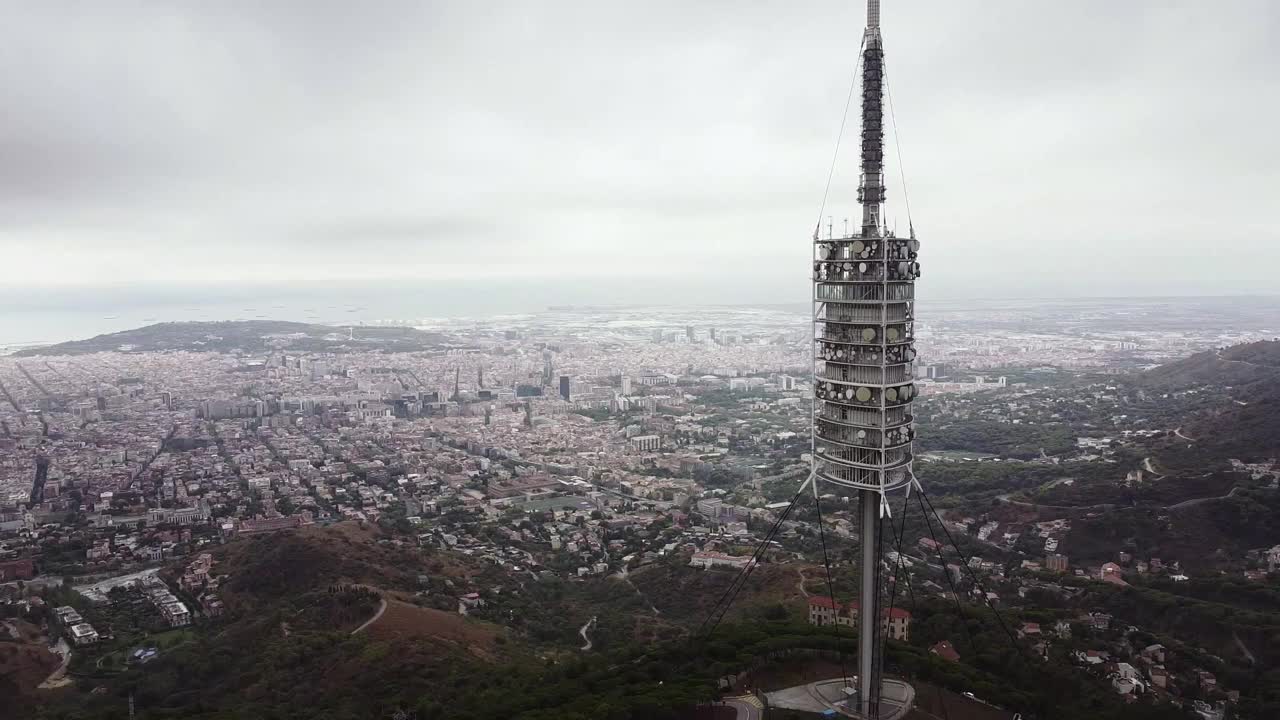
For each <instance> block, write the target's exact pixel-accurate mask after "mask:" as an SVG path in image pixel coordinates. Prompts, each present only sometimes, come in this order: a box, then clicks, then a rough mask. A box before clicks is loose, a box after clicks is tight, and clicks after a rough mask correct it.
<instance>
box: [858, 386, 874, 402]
mask: <svg viewBox="0 0 1280 720" xmlns="http://www.w3.org/2000/svg"><path fill="white" fill-rule="evenodd" d="M855 397H857V398H858V402H866V401H868V400H870V399H871V389H870V388H864V387H860V388H858V392H857V393H855Z"/></svg>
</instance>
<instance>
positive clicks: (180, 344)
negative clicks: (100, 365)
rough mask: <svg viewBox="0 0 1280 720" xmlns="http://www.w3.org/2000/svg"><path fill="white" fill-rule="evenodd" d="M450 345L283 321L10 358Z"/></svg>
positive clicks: (168, 327) (181, 329) (61, 346)
mask: <svg viewBox="0 0 1280 720" xmlns="http://www.w3.org/2000/svg"><path fill="white" fill-rule="evenodd" d="M449 343H450V339H449V338H448V337H446V336H444V335H440V334H437V333H429V332H423V331H421V330H418V329H416V328H409V327H382V326H376V327H375V326H365V325H361V326H352V327H347V326H335V325H316V324H312V323H302V322H292V321H287V320H225V321H216V322H207V321H191V322H165V323H156V324H154V325H146V326H144V327H140V328H134V329H132V330H122V331H120V332H115V333H107V334H105V335H97V336H94V337H91V338H87V339H84V340H72V341H70V342H63V343H57V344H54V345H46V346H43V347H34V348H26V349H24V350H21V351H19V352H17V353H15V356H16V357H34V356H41V355H84V354H88V353H96V352H136V353H143V352H163V351H166V350H191V351H223V352H226V351H232V350H240V351H249V352H253V351H262V350H268V349H271V348H280V347H288V348H290V349H293V350H296V351H310V352H335V351H341V350H344V349H360V350H385V351H393V352H395V351H413V350H429V349H433V348H436V347H439V346H442V345H446V344H449Z"/></svg>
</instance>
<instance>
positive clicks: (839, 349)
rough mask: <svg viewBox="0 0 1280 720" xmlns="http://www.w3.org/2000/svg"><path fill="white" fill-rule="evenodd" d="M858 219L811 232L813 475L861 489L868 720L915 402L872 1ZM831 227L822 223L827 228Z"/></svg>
mask: <svg viewBox="0 0 1280 720" xmlns="http://www.w3.org/2000/svg"><path fill="white" fill-rule="evenodd" d="M863 47H864V49H863V53H862V58H861V66H862V77H861V85H862V135H861V140H862V143H861V177H860V181H859V186H858V202H859V203H860V204H861V205H862V225H861V228H860V229H858V230H856V231H855V232H854V233H848V232H847V231H846V234H845V235H844V236H843V237H835V236H833V235H832V231H831V230H830V229H828V234H827V237H826V238H819V237H818V236H817V234H816V233H815V236H814V257H813V283H814V294H813V305H814V308H813V310H814V312H813V317H814V326H815V333H814V378H813V387H814V417H813V450H814V453H813V472H812V475H811V477H812V479H813V481H814V483H815V488H814V491H815V493H816V492H817V488H816V486H817V483H818V482H826V483H831V484H834V485H838V486H841V487H844V488H849V489H851V490H855V491H857V494H858V499H859V504H860V517H861V544H862V548H861V554H860V565H861V568H860V569H861V580H860V587H859V599H858V615H859V616H858V626H859V636H858V637H859V641H858V642H859V657H858V668H857V675H858V682H857V691H858V692H857V698H858V710H859V712H860V713H861V714H863V715H864V716H865V717H876V716H877V715H878V714H879V711H878V706H879V702H880V692H881V667H880V666H881V659H882V654H883V653H882V652H881V648H882V644H881V638H880V634H881V623H880V615H881V602H880V598H881V595H882V593H881V577H880V568H881V554H880V524H881V521H882V518H883V517H884V516H885V515H887V513H888V504H887V502H885V500H886V495H887V494H888V493H890V492H892V491H895V490H900V489H905V488H907V487H908V486H909V485H910V484H912V483H913V482H914V481H915V477H914V475H913V473H912V466H911V463H912V447H911V443H912V439H913V437H914V435H915V430H914V428H913V420H914V418H913V416H912V413H911V402H912V400H913V399H914V397H915V395H916V387H915V385H914V384H913V379H914V376H915V373H914V366H913V361H914V360H915V356H916V352H915V337H914V320H915V307H914V303H915V280H916V278H917V277H918V276H919V272H920V266H919V263H917V262H916V255H917V252H918V250H919V247H920V246H919V243H918V242H917V241H916V239H915V231H914V228H912V230H911V231H910V233H909V236H908V237H896V236H895V235H894V233H893V232H891V231H889V230H888V228H886V227H885V225H884V222H883V220H882V209H883V204H884V202H885V198H886V190H885V182H884V102H883V100H884V93H885V90H884V81H885V73H884V48H883V43H882V41H881V37H880V2H879V0H868V3H867V28H866V32H865V35H864V38H863ZM828 228H830V226H828Z"/></svg>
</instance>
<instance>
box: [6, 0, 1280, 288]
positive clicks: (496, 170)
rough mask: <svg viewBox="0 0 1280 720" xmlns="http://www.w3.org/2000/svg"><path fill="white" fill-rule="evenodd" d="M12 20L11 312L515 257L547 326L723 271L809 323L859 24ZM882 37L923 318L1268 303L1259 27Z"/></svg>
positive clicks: (758, 20) (1227, 14) (1159, 23)
mask: <svg viewBox="0 0 1280 720" xmlns="http://www.w3.org/2000/svg"><path fill="white" fill-rule="evenodd" d="M4 16H5V17H6V18H7V19H9V20H11V21H10V22H6V23H5V24H4V25H3V26H2V27H0V93H2V94H3V97H5V98H6V107H5V111H4V112H3V113H0V252H6V253H9V254H10V256H11V257H12V256H15V255H14V253H15V252H16V253H17V255H16V256H17V257H22V258H23V261H24V262H25V263H27V265H28V267H26V268H25V269H26V270H28V272H23V273H22V274H21V277H19V278H17V280H16V282H17V283H18V284H19V285H21V286H23V287H34V288H40V287H44V286H47V285H54V284H56V285H58V286H61V287H67V286H70V287H78V286H83V287H89V286H96V285H97V284H100V283H101V282H102V281H103V280H104V277H103V275H107V276H109V279H110V280H112V281H114V282H117V283H120V284H135V285H142V286H145V285H147V284H148V283H151V282H154V278H155V277H156V276H157V275H160V276H164V277H169V278H172V277H179V276H181V275H182V274H183V273H184V272H188V271H189V270H190V269H191V268H192V267H193V266H195V267H198V268H199V276H200V278H201V281H202V282H209V283H213V284H219V283H221V284H223V285H227V286H232V285H235V284H236V283H241V282H247V281H248V279H250V278H249V275H251V274H252V273H258V275H254V276H253V277H255V278H257V277H279V278H282V279H283V280H282V282H287V279H288V278H291V277H295V276H296V277H306V276H308V275H309V274H312V273H322V274H324V275H325V277H329V278H334V277H341V275H342V272H343V268H344V267H345V265H344V263H350V264H351V268H352V270H353V272H356V271H358V273H359V277H360V280H361V281H362V282H364V281H368V282H375V281H376V279H377V277H379V276H380V275H381V276H385V277H386V278H388V279H395V280H396V281H402V280H403V278H404V276H405V274H406V273H411V272H414V271H415V270H414V268H417V267H421V268H426V269H429V268H432V267H435V266H437V265H440V264H442V263H452V264H454V265H455V266H456V269H455V271H456V272H462V268H463V264H464V263H465V262H466V261H467V260H468V256H469V254H472V253H474V252H475V248H477V247H481V246H483V247H484V248H493V247H501V248H503V249H504V252H503V253H502V257H501V260H502V262H496V261H492V262H485V263H483V264H478V265H477V267H478V268H479V269H478V270H477V273H478V274H477V277H476V282H485V281H486V276H485V274H484V273H485V272H486V270H485V268H492V272H493V273H495V274H494V277H499V276H501V277H507V276H509V275H510V274H511V273H513V272H515V269H518V270H519V271H520V272H523V273H525V274H526V275H527V276H528V277H529V278H530V279H533V278H537V279H539V280H540V281H546V283H547V286H546V287H547V288H548V290H547V292H552V291H553V289H555V288H558V291H559V292H563V293H564V297H562V298H560V301H561V302H598V301H601V300H602V299H605V298H599V297H576V296H574V293H585V292H588V291H589V292H597V291H599V290H598V289H596V288H597V286H594V285H588V284H586V283H583V282H580V281H575V282H565V283H561V284H560V285H557V284H556V283H555V282H554V280H555V279H556V278H557V277H566V278H583V277H591V276H592V274H593V273H596V272H599V268H600V267H601V266H606V267H607V268H608V271H609V273H611V275H610V277H616V276H624V277H631V278H633V279H635V280H638V281H642V282H641V283H640V285H639V286H641V287H642V286H643V282H651V281H653V280H654V279H655V278H661V277H668V276H673V275H682V274H688V273H690V272H694V271H695V269H696V268H698V267H702V266H705V264H706V263H708V262H710V261H713V260H715V261H719V260H721V259H723V258H724V257H725V250H724V248H725V247H730V248H731V249H732V253H733V257H734V259H735V263H736V265H735V267H740V268H742V269H743V271H744V272H748V271H749V272H750V273H752V276H753V278H755V279H754V280H753V283H752V287H753V288H758V289H759V292H758V295H759V297H758V298H757V299H758V300H772V299H776V300H779V301H784V300H789V299H791V296H790V295H789V293H791V292H792V290H791V288H793V287H794V288H797V291H796V295H797V296H802V295H803V294H804V288H803V285H804V283H805V279H806V277H807V270H806V265H807V258H808V253H809V246H808V244H807V242H806V239H807V237H808V234H809V233H810V232H811V230H812V225H813V222H814V220H815V218H816V216H817V213H818V204H819V201H820V200H821V195H822V189H823V185H824V183H825V180H826V172H827V167H828V163H829V162H830V153H831V150H832V144H833V142H834V140H835V134H836V130H837V128H838V127H839V121H840V113H841V111H842V109H843V105H844V101H845V93H846V91H847V87H848V85H847V83H848V81H849V75H850V71H851V70H852V67H851V66H852V64H853V60H854V56H855V54H856V50H857V46H858V41H859V38H860V33H861V24H862V15H861V6H860V3H856V2H855V3H848V2H834V1H832V2H823V3H815V4H812V5H801V6H797V5H796V4H795V3H789V2H781V1H776V2H774V1H771V2H752V3H741V2H728V1H727V0H726V1H720V0H716V1H713V2H697V3H688V2H675V1H674V0H672V1H669V2H668V1H660V2H650V3H630V2H585V1H581V2H539V3H527V2H509V3H470V2H461V1H458V2H418V1H416V0H412V1H411V0H403V1H400V2H392V1H385V2H363V3H348V2H302V1H296V2H272V3H260V2H248V1H247V0H235V1H232V2H217V3H206V2H195V1H194V0H193V1H189V2H170V3H149V2H126V1H124V0H121V2H113V3H70V2H48V3H34V4H24V5H22V6H20V7H14V8H8V9H7V11H6V12H5V13H4ZM884 16H885V35H886V43H887V47H888V53H889V73H890V87H891V90H892V92H893V101H894V110H895V113H894V114H895V119H896V122H897V126H898V129H899V130H900V131H901V140H902V148H901V149H902V153H903V161H904V163H903V164H904V165H905V169H906V173H905V175H906V179H907V180H908V181H909V183H910V184H909V186H908V188H903V187H902V182H901V181H900V180H898V177H899V168H898V167H897V163H896V152H895V149H894V148H893V146H892V145H891V147H890V152H889V158H890V178H891V180H892V184H891V187H890V207H889V209H888V212H887V215H888V217H890V218H896V219H897V220H898V222H899V225H905V224H906V215H907V213H906V208H905V202H904V200H905V195H906V190H907V189H909V191H910V199H911V206H912V207H911V210H912V214H913V217H914V220H915V224H916V227H917V229H918V230H920V232H921V235H922V238H923V239H924V241H925V248H926V256H925V258H924V260H925V263H926V268H927V272H928V274H927V275H926V277H925V281H924V283H922V292H924V293H926V294H928V293H938V294H945V295H963V294H974V293H978V294H986V295H991V294H996V295H998V294H1001V293H1008V294H1024V295H1025V294H1067V295H1079V294H1095V293H1106V294H1110V295H1124V294H1128V293H1166V294H1177V293H1180V292H1195V293H1202V292H1235V291H1267V290H1271V289H1272V288H1273V286H1274V280H1273V277H1272V276H1273V275H1274V272H1275V269H1276V268H1277V267H1278V266H1280V231H1277V229H1276V226H1275V223H1274V220H1273V219H1272V218H1270V216H1269V208H1270V205H1271V204H1272V200H1271V197H1270V195H1271V194H1272V191H1271V190H1270V188H1274V187H1276V186H1280V144H1278V143H1276V142H1275V141H1274V138H1273V130H1272V128H1271V124H1272V123H1271V118H1274V117H1276V116H1277V115H1280V87H1278V84H1280V80H1278V79H1277V76H1276V74H1275V73H1274V72H1273V68H1274V67H1275V66H1276V63H1277V60H1278V59H1280V58H1278V57H1277V54H1278V53H1280V50H1278V49H1277V48H1280V29H1278V28H1280V9H1278V6H1277V5H1276V4H1275V3H1270V2H1265V1H1263V0H1253V1H1249V0H1235V1H1232V2H1222V3H1215V4H1213V6H1212V7H1209V6H1206V5H1203V4H1191V3H1162V2H1145V3H1141V2H1139V3H1115V2H1104V1H1102V0H1096V1H1091V2H1080V3H1027V2H1021V1H1018V0H966V1H963V2H944V1H941V0H938V1H934V2H925V1H923V0H920V1H912V2H907V1H906V0H886V2H885V11H884ZM854 112H855V113H856V107H855V109H854ZM856 124H857V118H856V117H853V118H851V121H850V126H849V128H848V129H847V131H846V136H845V139H844V146H843V150H842V153H841V157H840V164H839V166H838V168H837V172H836V175H835V178H834V182H833V185H832V194H831V198H830V202H829V204H828V207H827V209H826V211H825V212H824V213H823V214H824V215H831V216H833V218H834V222H835V224H836V225H837V227H839V226H840V224H841V220H842V219H843V218H844V217H846V216H851V215H854V214H856V211H857V209H856V206H855V204H854V203H853V197H854V192H855V188H856V184H857V168H856V157H857V156H856V151H855V147H856V130H857V128H856ZM890 142H891V143H892V142H893V137H892V135H891V137H890ZM1223 225H1227V226H1229V227H1230V226H1237V227H1240V228H1242V230H1241V232H1239V233H1238V239H1237V240H1236V242H1238V243H1239V245H1238V248H1237V251H1238V252H1239V253H1241V254H1242V255H1244V256H1247V257H1249V259H1250V261H1249V262H1248V263H1245V264H1244V265H1243V266H1242V267H1241V268H1240V269H1239V270H1238V272H1235V273H1233V274H1232V275H1230V276H1226V275H1221V274H1219V275H1215V276H1214V277H1206V276H1205V275H1204V274H1203V273H1201V272H1199V271H1198V270H1197V269H1196V268H1195V267H1194V266H1193V264H1192V263H1189V262H1188V261H1187V258H1195V257H1198V255H1199V253H1201V252H1202V249H1203V246H1204V243H1205V238H1206V237H1209V236H1212V235H1213V234H1215V233H1221V228H1222V226H1223ZM1244 229H1247V232H1246V231H1245V230H1244ZM362 251H363V252H362ZM1098 258H1107V259H1108V262H1107V263H1102V264H1100V263H1099V261H1098ZM485 259H486V261H491V260H492V258H491V257H486V258H485ZM503 263H506V264H503ZM1046 267H1052V268H1054V269H1055V272H1054V273H1052V277H1049V278H1044V275H1045V272H1044V271H1045V268H1046ZM1132 267H1142V268H1143V272H1142V274H1141V276H1140V277H1136V276H1134V274H1133V273H1132V272H1128V273H1127V272H1125V271H1124V270H1123V268H1132ZM513 268H514V269H513ZM251 271H252V272H251ZM427 271H428V270H425V269H424V271H423V272H427ZM609 286H610V283H609V282H602V283H600V284H599V286H598V287H600V288H607V287H609ZM166 292H167V291H166ZM682 292H683V291H682ZM689 296H690V297H692V296H693V293H692V292H690V293H689ZM783 296H785V297H783Z"/></svg>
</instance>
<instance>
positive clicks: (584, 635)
mask: <svg viewBox="0 0 1280 720" xmlns="http://www.w3.org/2000/svg"><path fill="white" fill-rule="evenodd" d="M595 624H596V616H595V615H592V616H591V619H590V620H588V621H587V624H586V625H583V626H582V629H580V630H578V634H579V635H581V636H582V639H583V640H585V641H586V644H585V645H583V646H582V651H583V652H586V651H588V650H590V649H591V644H592V643H591V638H590V637H588V636H587V631H588V630H590V629H591V626H592V625H595Z"/></svg>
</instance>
